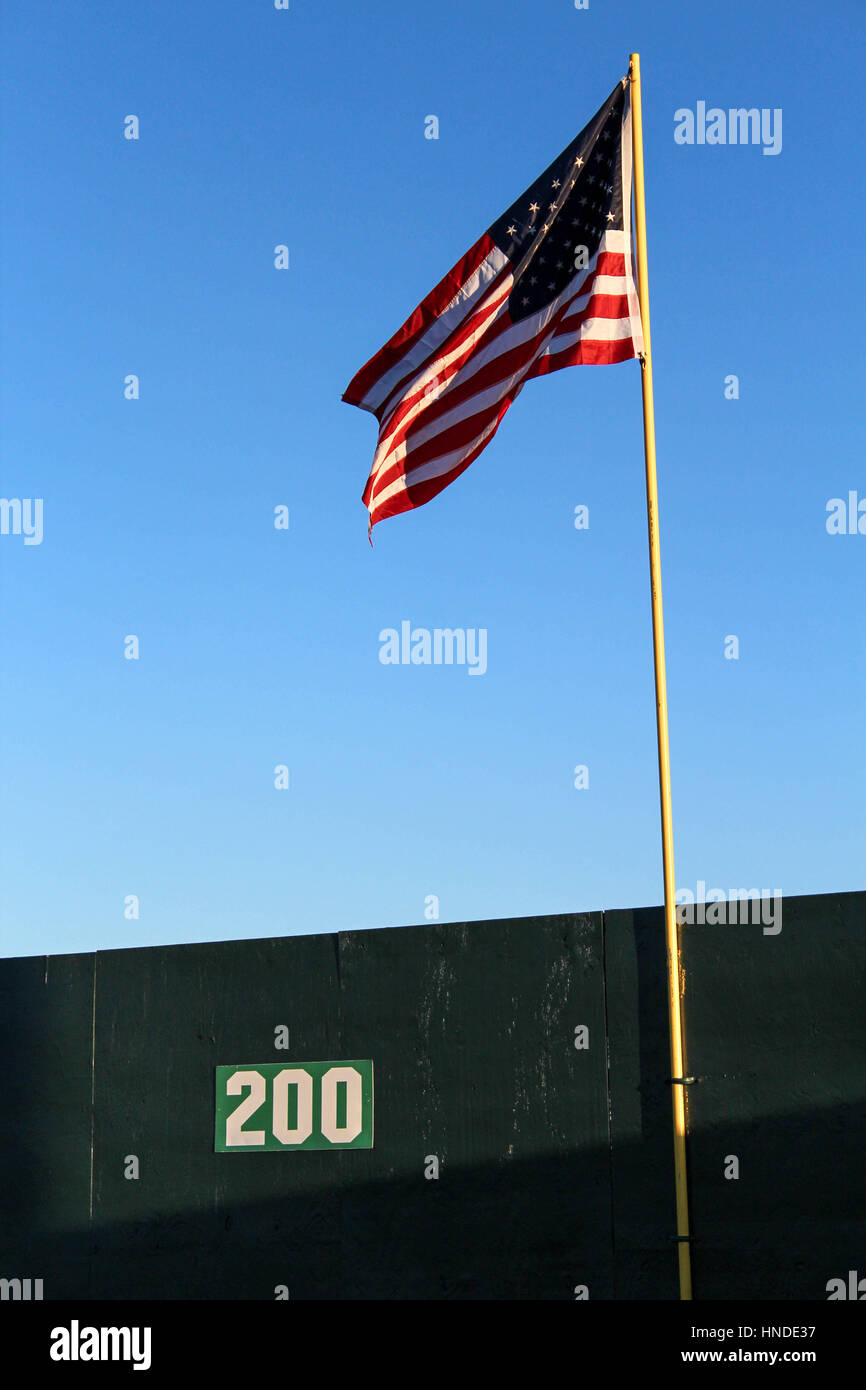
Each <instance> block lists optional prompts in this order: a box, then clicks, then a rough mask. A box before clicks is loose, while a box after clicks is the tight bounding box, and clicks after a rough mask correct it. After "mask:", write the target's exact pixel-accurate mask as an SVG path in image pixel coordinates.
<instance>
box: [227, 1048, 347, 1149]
mask: <svg viewBox="0 0 866 1390" xmlns="http://www.w3.org/2000/svg"><path fill="white" fill-rule="evenodd" d="M341 1083H343V1084H344V1085H345V1087H346V1123H345V1124H343V1125H339V1124H338V1123H337V1087H338V1086H339V1085H340V1084H341ZM320 1085H321V1099H322V1107H321V1108H322V1121H321V1128H322V1134H323V1136H324V1138H325V1139H327V1140H329V1141H330V1143H332V1144H351V1142H352V1140H353V1139H356V1138H357V1137H358V1135H359V1134H360V1133H361V1129H362V1127H363V1123H364V1117H363V1096H362V1081H361V1074H360V1072H358V1071H356V1069H355V1068H354V1067H329V1068H328V1070H327V1071H326V1072H324V1073H323V1074H322V1078H321V1083H320ZM290 1086H294V1087H295V1088H296V1091H297V1120H296V1123H295V1125H294V1126H293V1127H292V1128H290V1127H289V1087H290ZM246 1089H249V1095H248V1096H246V1097H245V1098H244V1099H243V1100H242V1101H241V1103H240V1105H237V1106H235V1108H234V1110H233V1111H232V1112H231V1114H230V1115H227V1116H226V1148H240V1147H242V1146H245V1145H246V1146H250V1145H252V1146H259V1147H261V1145H262V1144H264V1142H265V1131H264V1130H263V1129H244V1127H243V1126H244V1124H245V1122H246V1121H247V1120H250V1119H252V1117H253V1115H254V1114H255V1113H256V1111H257V1110H259V1109H260V1107H261V1106H262V1105H264V1103H265V1096H266V1092H267V1087H266V1083H265V1078H264V1077H263V1076H262V1074H261V1072H258V1071H236V1072H234V1073H233V1075H232V1076H230V1077H229V1079H228V1081H227V1082H226V1092H227V1094H228V1095H230V1096H239V1095H240V1094H241V1093H242V1092H243V1091H244V1090H246ZM271 1128H272V1130H273V1134H274V1138H275V1139H277V1140H279V1142H280V1143H281V1144H303V1142H304V1140H305V1139H309V1137H310V1135H311V1134H312V1132H313V1078H312V1076H311V1075H310V1073H309V1072H308V1071H305V1070H304V1069H303V1067H284V1068H283V1070H282V1071H280V1072H277V1074H276V1076H275V1077H274V1081H273V1114H272V1117H271Z"/></svg>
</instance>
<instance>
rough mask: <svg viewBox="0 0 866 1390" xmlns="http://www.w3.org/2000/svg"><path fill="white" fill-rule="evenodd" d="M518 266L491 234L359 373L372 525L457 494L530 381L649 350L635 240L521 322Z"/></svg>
mask: <svg viewBox="0 0 866 1390" xmlns="http://www.w3.org/2000/svg"><path fill="white" fill-rule="evenodd" d="M622 181H623V190H622V205H623V209H624V218H623V220H624V222H625V223H626V224H627V225H629V224H630V210H631V111H630V107H629V104H628V101H626V106H625V111H624V115H623V134H622ZM514 269H515V267H514V265H513V264H512V262H511V261H509V259H508V257H507V256H506V255H505V254H504V253H503V252H502V251H501V250H500V249H499V247H498V246H497V245H496V244H495V243H494V241H493V240H492V238H491V237H490V236H488V235H487V233H485V234H484V236H482V237H481V238H480V239H479V240H478V241H477V242H476V243H475V245H474V246H473V247H472V248H471V249H470V250H469V251H468V252H467V253H466V255H465V256H464V257H463V258H462V259H461V260H460V261H458V263H457V265H455V266H454V267H453V269H452V270H451V271H449V273H448V274H447V275H446V276H445V278H444V279H443V280H442V281H440V283H439V284H438V285H437V286H436V288H435V289H434V290H432V291H431V293H430V294H429V295H427V297H426V299H424V300H423V301H422V302H421V304H419V306H418V308H417V309H416V310H415V311H414V313H413V314H412V315H411V316H410V317H409V318H408V319H407V320H406V322H405V323H404V324H403V327H402V328H401V329H400V330H399V331H398V332H397V333H395V334H394V336H393V338H391V339H390V341H389V342H388V343H386V345H385V346H384V347H383V348H382V349H381V350H380V351H379V352H378V353H377V354H376V356H375V357H373V358H371V360H370V361H369V362H368V363H367V365H366V366H365V367H362V368H361V370H360V371H359V372H358V373H357V374H356V376H355V377H354V378H353V380H352V382H351V383H350V385H349V387H348V389H347V390H346V392H345V394H344V396H343V400H345V401H348V402H349V403H350V404H352V405H357V406H360V407H361V409H362V410H369V411H370V412H371V413H372V414H373V415H375V416H376V419H377V420H378V421H379V440H378V445H377V448H376V453H375V456H374V459H373V466H372V469H371V471H370V476H369V478H368V480H367V486H366V488H365V490H364V505H365V506H366V507H367V509H368V512H369V516H370V528H371V529H372V527H373V526H375V525H376V523H377V522H378V521H383V520H384V518H385V517H388V516H395V515H396V514H397V513H399V512H405V511H409V510H411V509H412V508H413V507H419V506H421V505H423V503H425V502H429V501H430V499H431V498H432V497H435V496H436V494H437V493H439V492H441V491H442V489H443V488H445V487H447V486H448V484H449V483H450V482H452V481H453V480H454V479H455V478H456V477H458V476H459V475H460V474H461V473H462V472H464V470H465V469H467V468H468V467H469V465H470V463H472V461H473V459H475V458H477V457H478V455H479V454H480V453H481V451H482V449H483V448H484V447H485V445H487V444H488V443H489V442H490V440H491V439H492V438H493V436H494V434H495V433H496V430H497V429H498V427H499V423H500V421H501V420H502V417H503V416H504V414H505V412H506V410H507V409H508V407H509V406H510V405H511V402H512V401H513V400H514V399H515V398H516V397H517V395H518V394H519V393H520V391H521V390H522V389H523V386H524V384H525V382H526V381H528V380H529V379H530V377H534V376H543V375H546V374H547V373H548V372H555V371H559V370H560V368H562V367H571V366H577V365H580V364H601V363H608V362H623V361H625V360H626V359H628V358H631V357H636V356H637V355H638V354H639V353H641V352H642V351H643V338H642V334H641V324H640V308H639V304H638V297H637V290H636V288H635V284H634V278H633V273H632V249H631V236H630V231H629V230H626V231H610V232H606V233H605V234H604V235H603V236H602V239H601V244H600V246H599V248H598V251H597V253H596V255H595V256H594V257H593V259H592V261H591V262H590V264H589V265H588V266H587V267H586V269H585V270H582V271H580V272H578V273H576V274H575V277H574V279H573V280H571V281H570V282H569V284H568V285H567V286H566V287H565V289H563V291H562V292H561V294H560V295H559V296H558V297H557V298H556V299H555V300H553V301H551V303H550V304H547V305H545V307H544V308H543V309H541V310H539V311H538V313H536V314H533V315H531V316H530V317H529V318H526V319H521V320H520V321H519V322H518V323H514V322H513V321H512V319H511V315H510V313H509V311H508V297H509V295H510V293H511V291H512V289H513V286H514Z"/></svg>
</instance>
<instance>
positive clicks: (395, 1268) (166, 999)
mask: <svg viewBox="0 0 866 1390" xmlns="http://www.w3.org/2000/svg"><path fill="white" fill-rule="evenodd" d="M728 917H730V914H728ZM779 926H780V929H779V930H778V931H776V930H775V928H773V929H772V931H770V932H768V931H765V930H764V928H763V926H762V925H761V924H760V922H759V923H754V922H752V921H748V922H744V923H741V922H739V921H738V922H737V923H736V924H734V923H733V922H731V921H730V920H725V921H722V922H707V921H698V920H693V921H692V922H689V923H686V924H684V925H683V927H682V929H681V941H682V960H683V990H684V992H683V1005H684V1018H685V1029H686V1062H687V1066H686V1070H687V1074H689V1075H691V1076H693V1077H694V1078H695V1079H694V1081H693V1082H692V1083H691V1084H690V1085H689V1086H688V1087H687V1099H688V1124H689V1135H688V1153H689V1170H690V1192H691V1215H692V1229H693V1265H694V1290H695V1297H696V1298H697V1299H737V1298H747V1299H756V1300H760V1299H777V1298H783V1299H798V1298H805V1299H814V1300H824V1299H826V1298H827V1297H828V1283H829V1282H830V1281H832V1280H833V1279H842V1280H846V1281H848V1280H849V1272H850V1271H856V1272H857V1274H858V1278H866V1239H864V1236H866V1178H864V1169H866V1163H864V1155H866V1065H864V1061H866V1004H864V981H866V893H843V894H828V895H821V896H815V897H802V898H788V899H785V900H784V902H783V903H782V904H781V913H780V923H779ZM665 991H666V984H665V963H664V927H663V913H662V910H661V909H660V908H651V909H644V910H640V911H610V912H604V913H601V912H595V913H585V914H575V915H570V914H569V915H564V916H556V917H538V918H521V919H516V920H505V921H494V922H472V923H449V924H440V923H427V924H425V925H424V926H416V927H405V928H387V929H384V930H378V931H353V932H344V933H339V934H335V935H330V934H329V935H309V936H293V937H277V938H273V939H267V940H256V941H231V942H223V943H218V944H204V945H189V946H171V947H148V948H145V949H131V950H115V951H98V952H95V953H93V954H88V955H74V956H59V957H58V956H54V957H48V958H46V957H44V956H39V957H28V958H20V959H12V960H5V961H2V962H0V1064H2V1069H3V1076H4V1092H5V1099H4V1105H3V1117H2V1134H3V1139H2V1146H0V1278H3V1279H5V1280H6V1281H7V1283H6V1284H0V1296H5V1297H15V1296H17V1294H18V1293H19V1292H21V1294H22V1296H24V1295H26V1292H27V1291H28V1290H27V1286H26V1284H25V1283H24V1282H23V1281H26V1280H28V1279H29V1280H31V1285H30V1292H31V1297H32V1296H35V1294H34V1292H33V1291H34V1290H35V1289H36V1287H37V1286H36V1285H35V1283H33V1282H32V1281H35V1280H41V1281H42V1284H41V1286H39V1288H40V1291H41V1292H42V1296H43V1297H44V1298H45V1299H63V1298H92V1299H104V1298H108V1299H138V1298H169V1299H274V1298H279V1297H286V1296H288V1297H289V1298H292V1299H344V1298H354V1299H406V1298H409V1299H440V1298H462V1299H473V1298H474V1299H568V1300H574V1299H575V1298H579V1299H581V1300H582V1299H583V1298H589V1300H595V1299H673V1298H676V1296H677V1282H676V1245H675V1240H674V1237H675V1234H676V1227H675V1215H674V1200H673V1196H674V1193H673V1159H672V1143H671V1104H670V1089H671V1083H670V1073H669V1064H668V1042H667V1005H666V992H665ZM16 1280H20V1281H22V1283H21V1285H20V1287H19V1286H18V1285H16V1283H15V1281H16ZM849 1282H850V1281H849ZM863 1296H864V1297H866V1283H864V1288H863Z"/></svg>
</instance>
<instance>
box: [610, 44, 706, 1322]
mask: <svg viewBox="0 0 866 1390" xmlns="http://www.w3.org/2000/svg"><path fill="white" fill-rule="evenodd" d="M629 77H630V79H631V111H632V155H633V163H634V210H635V234H636V241H637V289H638V299H639V300H640V316H641V324H642V326H643V342H644V352H643V357H642V359H641V383H642V386H643V441H644V456H645V458H646V505H647V524H648V528H649V557H650V582H651V586H652V612H653V654H654V658H655V679H656V730H657V734H658V750H659V794H660V798H661V821H662V857H663V860H664V881H665V937H666V940H667V970H668V1020H669V1023H670V1040H671V1095H672V1100H673V1138H674V1180H675V1183H676V1199H677V1250H678V1253H679V1276H680V1298H681V1299H690V1298H691V1296H692V1261H691V1251H690V1249H689V1192H688V1179H687V1174H686V1114H685V1110H686V1107H685V1091H684V1086H685V1079H684V1075H683V1031H682V1017H681V1014H680V950H679V938H678V935H677V918H676V906H675V883H674V836H673V821H672V817H671V767H670V752H669V749H668V696H667V682H666V679H665V630H664V619H663V616H662V571H661V558H660V554H659V521H658V513H659V506H658V487H657V482H656V437H655V416H654V412H653V367H652V348H651V345H650V314H649V281H648V278H647V258H646V209H645V206H644V182H643V122H642V113H641V91H640V54H638V53H632V54H631V56H630V59H629ZM624 211H625V210H624Z"/></svg>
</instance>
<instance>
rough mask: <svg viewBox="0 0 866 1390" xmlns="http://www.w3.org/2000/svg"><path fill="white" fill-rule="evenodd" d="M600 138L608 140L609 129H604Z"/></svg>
mask: <svg viewBox="0 0 866 1390" xmlns="http://www.w3.org/2000/svg"><path fill="white" fill-rule="evenodd" d="M601 138H602V140H609V139H610V131H609V130H606V131H605V132H604V134H603V135H602V137H601Z"/></svg>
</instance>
